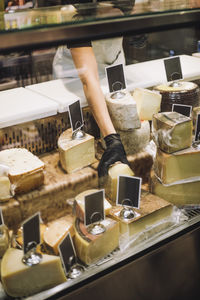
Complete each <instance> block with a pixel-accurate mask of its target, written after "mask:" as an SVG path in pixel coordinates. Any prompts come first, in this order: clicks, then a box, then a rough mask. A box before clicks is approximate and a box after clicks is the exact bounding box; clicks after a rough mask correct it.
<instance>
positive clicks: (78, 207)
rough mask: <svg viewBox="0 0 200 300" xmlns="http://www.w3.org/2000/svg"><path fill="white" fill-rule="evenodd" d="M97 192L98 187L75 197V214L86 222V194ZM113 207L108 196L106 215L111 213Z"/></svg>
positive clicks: (105, 203) (105, 201)
mask: <svg viewBox="0 0 200 300" xmlns="http://www.w3.org/2000/svg"><path fill="white" fill-rule="evenodd" d="M95 192H98V189H91V190H87V191H84V192H82V193H80V194H78V195H77V196H76V197H75V200H74V207H73V210H74V214H75V215H76V217H77V218H78V219H80V220H81V221H82V222H84V215H85V202H84V199H85V196H87V195H90V194H92V193H95ZM111 207H112V205H111V204H110V203H109V202H108V200H107V199H106V198H104V210H105V215H108V214H109V212H110V209H111Z"/></svg>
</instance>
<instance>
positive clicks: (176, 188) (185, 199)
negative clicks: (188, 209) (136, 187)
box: [151, 176, 200, 206]
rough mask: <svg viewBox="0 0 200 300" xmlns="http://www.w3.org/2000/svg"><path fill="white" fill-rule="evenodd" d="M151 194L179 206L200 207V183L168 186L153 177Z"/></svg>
mask: <svg viewBox="0 0 200 300" xmlns="http://www.w3.org/2000/svg"><path fill="white" fill-rule="evenodd" d="M151 192H152V193H153V194H155V195H158V196H159V197H161V198H163V199H165V200H167V201H169V202H171V203H173V204H175V205H177V206H187V205H200V181H193V182H186V183H181V184H172V185H167V186H166V185H164V184H162V183H161V182H160V181H159V180H158V179H157V178H156V176H153V177H152V179H151Z"/></svg>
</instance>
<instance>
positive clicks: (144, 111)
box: [133, 88, 162, 120]
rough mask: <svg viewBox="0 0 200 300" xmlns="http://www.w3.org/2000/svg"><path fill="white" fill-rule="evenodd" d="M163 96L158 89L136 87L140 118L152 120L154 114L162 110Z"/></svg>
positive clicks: (134, 93) (136, 100)
mask: <svg viewBox="0 0 200 300" xmlns="http://www.w3.org/2000/svg"><path fill="white" fill-rule="evenodd" d="M161 98H162V96H161V95H160V93H159V92H156V91H150V90H148V89H143V88H136V89H135V90H134V91H133V99H134V100H135V102H136V104H137V112H138V115H139V118H140V120H152V116H153V115H154V114H157V113H158V112H159V111H160V104H161Z"/></svg>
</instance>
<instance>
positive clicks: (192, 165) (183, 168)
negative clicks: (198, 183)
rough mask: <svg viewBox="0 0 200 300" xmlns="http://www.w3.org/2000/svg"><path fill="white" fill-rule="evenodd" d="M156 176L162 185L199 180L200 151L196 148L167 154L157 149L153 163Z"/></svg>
mask: <svg viewBox="0 0 200 300" xmlns="http://www.w3.org/2000/svg"><path fill="white" fill-rule="evenodd" d="M154 171H155V174H156V176H157V177H158V178H159V179H160V180H161V182H162V183H164V184H171V183H175V182H177V181H181V180H185V181H189V180H190V181H191V180H192V179H193V181H194V178H196V180H198V179H200V150H199V149H198V148H193V147H190V148H187V149H185V150H181V151H177V152H175V153H173V154H168V153H165V152H163V151H161V150H160V149H157V153H156V159H155V161H154Z"/></svg>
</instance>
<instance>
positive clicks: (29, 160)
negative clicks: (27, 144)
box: [0, 148, 44, 193]
mask: <svg viewBox="0 0 200 300" xmlns="http://www.w3.org/2000/svg"><path fill="white" fill-rule="evenodd" d="M0 164H5V165H7V166H8V167H9V172H8V177H9V179H10V182H11V184H12V188H13V189H14V192H15V193H22V192H28V191H30V190H32V189H34V188H37V187H39V186H40V185H42V184H43V182H44V172H43V170H44V163H43V162H42V161H41V160H40V159H39V158H38V157H37V156H36V155H34V154H32V153H31V152H30V151H28V150H27V149H25V148H12V149H6V150H3V151H0Z"/></svg>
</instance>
